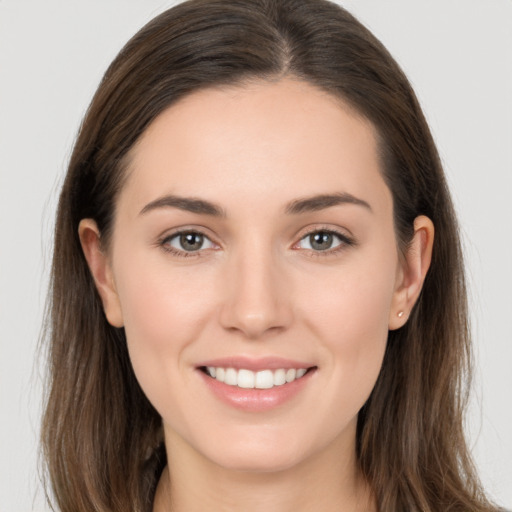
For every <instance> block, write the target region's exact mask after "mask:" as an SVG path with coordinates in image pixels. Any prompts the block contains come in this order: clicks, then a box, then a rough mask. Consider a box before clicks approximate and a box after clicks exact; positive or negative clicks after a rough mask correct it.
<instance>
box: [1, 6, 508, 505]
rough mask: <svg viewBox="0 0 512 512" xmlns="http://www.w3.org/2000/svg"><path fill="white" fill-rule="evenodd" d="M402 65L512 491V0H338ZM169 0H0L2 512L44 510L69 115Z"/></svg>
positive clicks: (482, 450) (480, 418)
mask: <svg viewBox="0 0 512 512" xmlns="http://www.w3.org/2000/svg"><path fill="white" fill-rule="evenodd" d="M340 3H342V4H343V5H345V6H347V7H348V8H349V9H350V10H351V11H352V12H353V13H354V14H355V15H356V16H358V17H359V18H360V19H361V20H362V21H363V22H364V23H365V24H366V25H367V26H368V27H369V28H370V29H372V30H373V31H374V33H375V34H376V35H377V36H378V37H380V38H381V39H382V41H383V42H384V44H385V45H386V46H387V47H388V49H389V50H390V51H391V53H392V54H393V55H394V56H395V57H396V58H397V60H398V61H399V62H400V64H401V65H402V66H403V68H404V69H405V71H406V73H407V74H408V76H409V78H410V80H411V82H412V84H413V86H414V87H415V89H416V92H417V94H418V96H419V99H420V101H421V103H422V105H423V107H424V109H425V112H426V115H427V118H428V120H429V122H430V125H431V128H432V130H433V132H434V136H435V138H436V141H437V143H438V147H439V150H440V153H441V156H442V159H443V162H444V164H445V168H446V172H447V175H448V179H449V182H450V185H451V187H452V191H453V195H454V199H455V203H456V207H457V210H458V212H459V215H460V220H461V225H462V230H463V235H464V243H465V247H466V254H467V263H468V275H469V281H470V292H471V309H472V313H473V327H474V334H475V346H476V350H475V353H476V371H477V375H476V382H475V385H474V392H473V401H472V406H471V410H470V414H469V419H468V432H469V435H470V439H471V446H472V447H473V453H474V455H475V458H476V462H477V466H478V469H479V471H480V473H481V476H482V479H483V481H484V483H485V485H486V488H487V489H488V491H489V492H490V493H491V495H493V496H494V497H495V498H496V499H497V500H498V501H499V502H501V503H502V504H504V505H508V506H509V507H510V506H511V505H512V485H511V484H512V399H511V395H512V370H511V368H512V320H511V319H512V292H511V290H512V228H511V224H512V200H511V192H512V178H511V175H512V58H511V55H512V1H511V0H429V1H428V2H427V1H419V0H352V1H348V0H347V1H343V2H340ZM170 5H172V2H168V1H167V2H165V1H162V0H138V1H135V0H88V1H87V2H86V1H75V0H62V1H57V0H44V1H41V0H0V333H1V334H0V415H1V416H0V418H1V419H0V512H28V511H46V510H48V509H47V508H46V505H45V504H44V500H43V495H42V491H41V485H40V483H39V480H38V474H37V437H38V430H39V427H38V423H39V416H40V403H41V394H42V386H41V380H40V374H41V367H40V366H38V365H37V362H36V361H37V358H36V354H37V350H36V349H37V342H38V334H39V330H40V324H41V319H42V311H43V308H44V298H45V289H46V285H47V276H48V269H49V265H50V260H51V258H50V255H51V254H50V253H51V231H52V224H53V217H54V211H55V204H56V198H57V193H58V188H59V184H60V183H61V180H62V176H63V174H64V170H65V167H66V162H67V160H68V158H69V154H70V151H71V147H72V143H73V140H74V137H75V134H76V131H77V128H78V125H79V122H80V119H81V117H82V115H83V113H84V111H85V108H86V106H87V105H88V103H89V101H90V98H91V96H92V94H93V92H94V90H95V87H96V85H97V83H98V81H99V79H100V77H101V75H102V73H103V71H104V70H105V69H106V67H107V65H108V64H109V63H110V61H111V60H112V58H113V57H114V56H115V54H116V53H117V51H118V50H119V49H120V48H121V46H122V45H123V44H124V42H126V40H127V39H128V38H129V37H130V36H131V35H132V34H133V33H134V32H135V31H136V30H137V29H138V28H140V27H141V26H142V25H143V24H144V23H145V22H146V21H148V20H149V19H150V18H152V17H153V16H154V15H156V14H158V13H159V12H161V11H163V10H164V9H165V8H166V7H169V6H170Z"/></svg>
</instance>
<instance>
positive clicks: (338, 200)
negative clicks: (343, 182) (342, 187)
mask: <svg viewBox="0 0 512 512" xmlns="http://www.w3.org/2000/svg"><path fill="white" fill-rule="evenodd" d="M342 204H355V205H357V206H362V207H364V208H366V209H367V210H369V211H370V212H371V211H372V208H371V206H370V205H369V203H367V202H366V201H364V200H363V199H359V198H357V197H355V196H353V195H352V194H349V193H347V192H339V193H336V194H320V195H316V196H311V197H306V198H304V199H297V200H295V201H292V202H291V203H289V204H288V206H287V207H286V210H285V212H286V213H287V214H289V215H297V214H300V213H306V212H316V211H319V210H324V209H325V208H331V207H332V206H339V205H342Z"/></svg>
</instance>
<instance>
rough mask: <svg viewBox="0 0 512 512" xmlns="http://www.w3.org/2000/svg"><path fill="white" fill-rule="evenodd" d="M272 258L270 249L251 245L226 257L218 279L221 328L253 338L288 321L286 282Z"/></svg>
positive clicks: (289, 320)
mask: <svg viewBox="0 0 512 512" xmlns="http://www.w3.org/2000/svg"><path fill="white" fill-rule="evenodd" d="M276 259H277V258H275V257H273V256H272V254H271V251H269V250H267V251H265V249H260V250H257V249H255V248H254V247H253V248H252V250H251V249H249V248H248V249H247V250H244V251H240V252H239V254H237V255H234V256H233V257H232V258H230V261H229V264H228V268H227V270H226V274H225V279H224V280H223V283H222V285H223V290H224V293H223V302H222V307H221V312H220V322H221V324H222V327H223V328H224V329H227V330H229V331H232V332H239V333H241V334H243V336H244V337H245V338H247V339H252V340H255V339H259V338H263V337H265V336H266V335H268V334H270V333H277V332H280V331H283V330H285V329H286V328H287V327H288V326H289V325H290V323H291V321H292V304H291V300H290V299H291V293H290V292H291V290H290V286H289V284H290V283H289V282H288V280H287V278H286V275H285V274H286V273H285V272H284V271H283V269H282V268H279V265H278V262H277V261H276Z"/></svg>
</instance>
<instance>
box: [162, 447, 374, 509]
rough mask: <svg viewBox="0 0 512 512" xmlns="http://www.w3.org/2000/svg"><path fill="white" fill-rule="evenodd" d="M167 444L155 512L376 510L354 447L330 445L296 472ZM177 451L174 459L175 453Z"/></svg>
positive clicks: (296, 467)
mask: <svg viewBox="0 0 512 512" xmlns="http://www.w3.org/2000/svg"><path fill="white" fill-rule="evenodd" d="M179 445H180V443H172V447H171V446H169V445H167V452H168V460H169V464H168V466H167V467H166V468H165V470H164V472H163V474H162V477H161V479H160V482H159V485H158V488H157V493H156V496H155V504H154V508H153V512H185V511H186V512H203V511H204V510H244V512H263V511H265V512H306V511H311V510H322V512H334V511H336V512H340V511H343V512H363V511H364V512H369V511H374V510H376V507H375V504H374V500H373V497H372V494H371V491H370V490H369V488H368V485H367V484H366V482H365V481H364V478H363V477H362V475H361V473H360V470H359V469H358V465H357V461H356V455H355V447H354V443H352V445H351V449H350V450H349V451H347V450H342V451H339V450H337V449H336V448H340V447H339V446H338V447H336V446H333V445H332V444H330V445H329V446H328V447H327V448H326V449H325V451H324V452H323V453H319V454H316V455H315V456H314V457H311V458H309V459H307V460H304V461H302V462H301V463H300V464H297V465H294V466H293V467H291V468H288V469H284V470H280V471H275V472H274V471H272V472H259V473H258V472H256V473H255V472H248V471H234V470H231V469H226V468H222V467H220V466H218V465H216V464H214V463H213V462H211V461H209V460H206V459H204V458H203V457H202V456H201V455H200V454H198V453H197V452H193V453H190V452H189V453H187V454H186V457H182V455H185V453H184V452H185V451H187V450H186V449H185V450H183V448H184V447H185V445H183V446H179ZM171 452H172V456H170V453H171Z"/></svg>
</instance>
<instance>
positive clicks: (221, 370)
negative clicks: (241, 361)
mask: <svg viewBox="0 0 512 512" xmlns="http://www.w3.org/2000/svg"><path fill="white" fill-rule="evenodd" d="M225 374H226V370H224V368H216V369H215V378H216V379H217V380H220V381H221V382H224V375H225ZM212 377H213V375H212Z"/></svg>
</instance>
